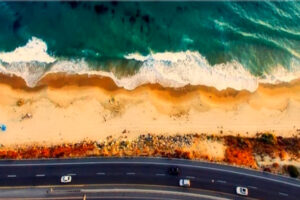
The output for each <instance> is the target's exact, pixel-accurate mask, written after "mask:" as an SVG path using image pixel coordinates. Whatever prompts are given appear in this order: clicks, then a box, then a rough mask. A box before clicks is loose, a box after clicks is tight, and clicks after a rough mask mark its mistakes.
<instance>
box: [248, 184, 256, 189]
mask: <svg viewBox="0 0 300 200" xmlns="http://www.w3.org/2000/svg"><path fill="white" fill-rule="evenodd" d="M247 187H248V188H252V189H257V187H254V186H250V185H249V186H247Z"/></svg>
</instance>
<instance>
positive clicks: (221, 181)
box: [217, 180, 226, 183]
mask: <svg viewBox="0 0 300 200" xmlns="http://www.w3.org/2000/svg"><path fill="white" fill-rule="evenodd" d="M217 182H218V183H226V181H223V180H217Z"/></svg>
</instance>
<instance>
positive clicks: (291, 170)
mask: <svg viewBox="0 0 300 200" xmlns="http://www.w3.org/2000/svg"><path fill="white" fill-rule="evenodd" d="M287 171H288V172H289V174H290V176H291V177H293V178H297V177H298V176H299V171H298V169H297V167H295V166H294V165H289V166H288V167H287Z"/></svg>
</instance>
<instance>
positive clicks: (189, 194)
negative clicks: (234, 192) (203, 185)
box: [80, 188, 228, 200]
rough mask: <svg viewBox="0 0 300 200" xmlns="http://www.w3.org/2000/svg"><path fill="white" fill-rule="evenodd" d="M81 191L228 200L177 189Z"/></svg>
mask: <svg viewBox="0 0 300 200" xmlns="http://www.w3.org/2000/svg"><path fill="white" fill-rule="evenodd" d="M80 191H81V192H82V193H95V192H105V193H113V192H114V193H121V192H128V193H142V194H145V193H148V194H169V195H178V196H189V197H198V198H200V197H201V198H206V199H214V200H228V198H224V197H217V196H211V195H206V194H195V193H189V192H179V191H166V190H164V191H163V190H153V189H117V188H116V189H108V188H106V189H81V190H80Z"/></svg>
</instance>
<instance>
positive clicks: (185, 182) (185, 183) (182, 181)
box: [179, 179, 191, 187]
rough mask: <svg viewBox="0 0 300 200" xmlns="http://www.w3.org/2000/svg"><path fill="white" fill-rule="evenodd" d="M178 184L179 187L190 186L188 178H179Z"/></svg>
mask: <svg viewBox="0 0 300 200" xmlns="http://www.w3.org/2000/svg"><path fill="white" fill-rule="evenodd" d="M179 186H181V187H190V186H191V181H190V180H189V179H180V180H179Z"/></svg>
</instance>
